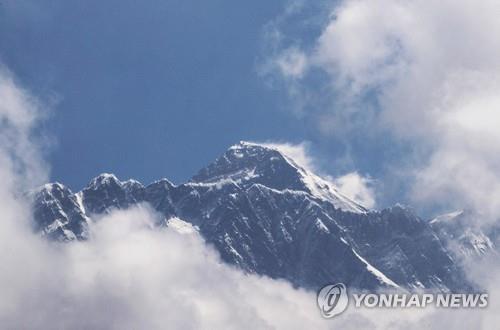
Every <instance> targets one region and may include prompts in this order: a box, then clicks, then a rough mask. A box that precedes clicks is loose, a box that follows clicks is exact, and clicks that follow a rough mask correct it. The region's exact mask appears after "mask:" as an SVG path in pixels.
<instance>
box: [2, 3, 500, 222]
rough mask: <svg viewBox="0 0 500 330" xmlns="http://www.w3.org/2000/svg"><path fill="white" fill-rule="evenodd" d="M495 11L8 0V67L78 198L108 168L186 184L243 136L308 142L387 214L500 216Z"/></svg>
mask: <svg viewBox="0 0 500 330" xmlns="http://www.w3.org/2000/svg"><path fill="white" fill-rule="evenodd" d="M498 6H499V5H498V4H496V3H495V2H494V1H493V2H489V1H486V2H484V3H482V2H481V3H480V4H479V5H477V4H476V3H475V2H471V1H469V0H464V1H463V3H462V2H461V5H460V6H457V5H456V2H454V1H451V0H446V1H443V2H439V3H432V2H425V1H407V2H399V1H396V0H380V1H379V2H371V1H368V0H358V1H351V0H344V1H334V0H332V1H330V0H324V1H319V2H314V3H312V2H307V1H303V0H280V1H272V2H268V1H250V2H234V1H228V0H226V1H223V0H215V1H209V2H199V1H197V2H195V1H190V0H184V1H173V0H171V1H145V2H141V3H140V5H139V4H138V3H137V2H136V1H131V0H124V1H116V0H109V1H75V0H51V1H44V2H43V3H41V2H40V1H36V0H16V1H14V0H4V1H2V4H1V6H0V61H1V62H2V63H3V65H5V66H6V67H8V68H9V70H10V71H12V72H13V73H14V75H15V76H16V77H17V78H18V80H19V82H20V85H22V86H24V87H26V88H27V89H28V90H29V91H30V92H31V93H32V94H34V95H35V96H36V97H38V98H41V99H42V100H44V101H45V102H46V103H50V104H53V107H52V108H53V111H52V112H51V116H50V118H48V120H46V121H45V123H44V126H43V127H42V129H43V131H44V132H46V133H47V134H48V135H49V136H50V137H51V138H52V141H53V142H54V143H53V145H52V147H51V149H50V151H49V153H48V157H49V162H50V165H51V168H52V179H53V180H58V181H61V182H64V183H66V184H67V185H69V186H70V187H71V188H73V189H74V190H78V189H80V188H81V187H83V186H84V185H85V184H86V183H87V182H88V181H89V180H90V179H91V178H92V177H94V176H96V175H97V174H99V173H102V172H114V173H116V174H117V175H118V176H119V177H120V178H123V179H125V178H130V177H133V178H136V179H138V180H140V181H142V182H144V183H149V182H151V181H153V180H155V179H158V178H161V177H167V178H169V179H171V180H172V181H174V182H176V183H180V182H183V181H185V180H187V179H189V177H190V176H192V175H193V174H195V172H196V171H197V170H198V169H200V168H202V167H203V166H205V165H206V164H207V163H209V162H210V161H212V160H213V159H214V158H215V157H217V156H218V155H220V154H221V153H222V152H223V151H224V150H225V149H226V148H227V147H228V146H230V145H232V144H234V143H236V142H238V141H239V140H252V141H272V142H289V143H301V142H304V141H305V142H307V143H308V146H309V152H310V153H311V154H312V156H313V157H314V158H315V164H314V165H315V167H316V168H317V169H319V170H320V171H321V172H322V173H323V174H328V175H332V176H333V177H334V178H338V177H339V176H342V175H345V174H347V173H351V174H352V173H355V174H356V175H354V176H352V175H351V176H349V177H354V178H358V179H359V178H361V181H359V180H358V182H364V183H365V184H367V185H369V186H370V187H371V188H373V191H374V192H375V194H376V199H377V206H378V207H383V206H387V205H390V204H393V203H395V202H403V203H407V204H411V205H415V206H416V207H418V209H419V210H420V211H419V212H420V213H421V214H431V213H433V212H436V211H437V210H449V209H454V208H463V207H467V208H471V209H482V210H487V211H485V212H486V213H489V214H497V213H498V212H497V211H498V210H500V202H497V201H499V200H500V176H499V175H498V173H500V159H498V157H497V156H496V155H498V154H499V150H497V148H496V145H497V143H495V141H498V138H500V136H499V135H498V134H497V129H496V128H497V127H498V125H500V116H498V115H497V111H496V110H495V109H497V108H498V105H499V104H500V100H499V99H498V92H497V91H498V89H499V88H500V83H498V82H499V81H500V78H499V77H500V71H499V70H498V68H499V67H500V62H499V60H498V58H499V57H498V53H499V52H500V38H498V35H497V33H496V32H497V31H500V26H497V25H498V19H497V17H496V16H494V13H496V12H498V10H500V9H499V8H498ZM449 13H451V14H449ZM477 17H481V20H478V19H477ZM485 24H487V28H485V26H486V25H485ZM465 41H466V42H465ZM471 49H474V52H471V51H470V50H471Z"/></svg>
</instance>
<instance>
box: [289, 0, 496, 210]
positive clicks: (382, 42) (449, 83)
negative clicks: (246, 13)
mask: <svg viewBox="0 0 500 330" xmlns="http://www.w3.org/2000/svg"><path fill="white" fill-rule="evenodd" d="M499 12H500V2H498V1H495V0H485V1H479V2H478V1H472V0H460V1H452V0H445V1H424V0H414V1H406V0H405V1H400V0H378V1H371V0H345V1H341V2H340V3H336V4H335V6H334V8H333V9H332V10H331V13H330V18H329V19H328V20H327V22H326V23H325V25H324V26H323V28H322V30H321V33H320V34H319V36H318V37H317V38H316V40H315V42H314V46H313V47H312V48H309V49H307V48H305V49H298V50H297V49H296V50H295V52H297V53H300V54H302V56H305V57H306V59H305V60H304V61H305V62H306V63H308V66H307V67H306V68H305V70H306V71H302V72H301V77H304V78H307V77H308V73H310V74H313V73H314V72H315V71H318V70H320V71H322V72H323V73H326V75H327V76H328V86H327V89H326V90H327V92H322V93H319V94H317V95H316V97H313V98H312V99H313V100H316V99H324V100H327V102H329V105H328V106H323V107H318V106H317V104H315V106H316V108H320V109H319V110H318V109H317V110H316V111H317V112H319V113H320V114H321V115H318V113H311V116H314V117H317V118H320V120H319V121H318V126H319V127H320V128H321V129H322V131H324V132H328V130H329V129H330V130H331V131H333V132H335V134H337V135H344V139H345V140H348V139H349V137H352V136H355V135H356V134H357V135H360V134H365V135H366V134H367V132H372V133H373V132H383V131H386V130H387V131H389V132H390V133H391V134H392V136H393V137H394V138H395V140H397V141H398V143H401V142H404V143H406V144H407V145H411V146H413V149H415V150H418V154H416V155H403V156H402V158H403V159H405V158H407V157H412V158H415V159H416V162H415V163H414V164H412V168H411V171H409V172H406V173H405V176H403V178H402V179H403V180H405V181H406V182H408V181H410V177H412V178H413V180H414V185H413V188H412V191H411V193H410V194H411V197H412V198H413V200H414V202H416V203H420V204H421V205H426V206H429V205H433V204H443V203H444V201H446V202H449V203H451V204H454V206H455V207H464V206H466V207H471V208H475V209H479V210H481V211H483V212H487V213H489V216H490V218H491V217H496V216H497V215H498V214H499V211H500V203H498V202H497V201H498V200H500V174H499V173H500V156H498V155H499V151H500V145H499V144H498V143H497V141H498V140H499V138H500V133H499V132H500V130H498V129H497V127H498V125H499V124H500V98H499V97H498V91H499V90H500V57H499V56H498V54H499V53H500V20H498V13H499ZM286 51H287V50H285V52H286ZM283 77H284V78H285V80H288V81H289V85H288V86H289V87H290V90H291V91H292V93H291V96H292V97H295V99H294V100H295V101H297V102H298V104H300V105H303V104H307V103H310V99H311V97H308V98H307V99H303V98H302V95H310V94H311V93H314V92H315V90H321V91H323V90H324V88H323V87H324V86H315V85H308V84H309V82H310V81H309V80H307V79H303V80H302V81H301V80H298V79H297V77H294V78H293V79H292V80H290V79H288V78H287V74H283ZM306 81H307V83H306ZM301 98H302V99H301ZM346 136H347V138H346ZM382 138H387V136H386V135H384V136H383V137H382ZM372 142H373V143H377V142H376V141H372ZM422 151H424V152H422ZM451 196H452V198H450V197H451Z"/></svg>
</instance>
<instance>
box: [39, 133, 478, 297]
mask: <svg viewBox="0 0 500 330" xmlns="http://www.w3.org/2000/svg"><path fill="white" fill-rule="evenodd" d="M51 191H52V190H51ZM56 191H57V193H56ZM58 191H61V193H59V192H58ZM32 197H33V198H34V204H35V220H36V229H37V230H39V231H40V232H41V233H42V234H46V235H48V234H50V238H52V239H60V240H71V239H86V238H87V237H88V233H87V228H88V223H89V222H90V221H92V220H90V219H93V218H96V215H99V214H103V213H108V212H110V211H111V210H113V209H124V208H128V207H130V206H132V205H136V204H137V203H142V202H146V203H149V204H150V205H151V206H152V207H153V208H154V209H155V210H156V211H157V212H159V213H160V214H161V215H162V218H163V220H161V221H160V222H159V223H158V226H165V225H166V226H169V225H172V226H176V225H178V224H179V223H180V222H179V221H180V220H179V219H182V220H183V221H185V222H187V223H189V224H190V228H197V230H198V231H199V232H200V234H201V235H202V236H203V237H204V238H205V240H206V241H207V242H209V243H210V244H213V246H214V247H215V248H216V249H217V250H218V251H219V253H220V255H221V257H222V259H223V260H224V261H225V262H227V263H230V264H234V265H237V266H238V267H240V268H242V269H243V270H245V271H247V272H252V273H258V274H263V275H267V276H270V277H273V278H283V279H286V280H288V281H290V282H292V283H293V284H295V285H297V286H301V287H306V288H312V289H317V288H319V287H320V286H322V285H323V284H325V283H329V282H333V281H338V282H344V283H346V284H347V285H349V286H351V287H357V288H361V289H369V290H373V289H376V288H379V287H396V286H400V287H404V288H408V289H413V288H436V289H439V290H443V291H446V290H460V289H464V288H468V287H469V285H468V283H467V282H466V281H465V280H464V277H463V273H462V272H461V271H460V269H459V268H458V267H457V265H456V264H455V263H454V260H453V258H452V257H451V256H450V255H449V253H448V251H447V250H446V248H445V247H444V246H443V244H442V242H441V240H440V239H439V238H438V237H437V236H436V234H435V233H434V231H433V230H432V228H431V227H430V225H429V223H428V222H425V221H422V220H421V219H420V218H418V217H417V216H415V215H414V214H413V213H412V212H411V211H409V210H407V209H406V208H404V207H401V206H396V207H394V208H390V209H386V210H382V211H369V210H367V209H366V208H364V207H363V206H361V205H360V204H358V203H356V202H354V201H352V200H349V199H348V198H347V197H345V196H343V195H342V194H341V193H340V192H339V191H338V190H337V189H336V188H335V187H334V186H333V185H332V184H331V183H329V182H328V181H326V180H324V179H322V178H320V177H318V176H316V175H315V174H313V173H311V172H310V171H309V170H307V169H304V168H302V167H301V166H299V165H298V164H297V162H295V161H294V160H293V159H291V158H290V157H289V156H287V155H285V153H283V152H281V151H280V150H279V148H276V147H272V146H267V145H259V144H255V143H248V142H241V143H239V144H237V145H235V146H232V147H231V148H229V149H228V150H227V151H226V152H225V153H224V154H223V155H222V156H221V157H219V158H217V159H216V160H215V161H214V162H213V163H212V164H210V165H208V166H207V167H206V168H204V169H202V170H200V172H199V173H198V174H197V175H195V176H194V177H193V178H192V179H191V180H190V181H189V182H187V183H185V184H181V185H178V186H175V185H173V184H172V183H170V182H169V181H168V180H166V179H162V180H159V181H156V182H154V183H152V184H150V185H148V186H146V187H145V186H143V185H142V184H140V183H139V182H137V181H133V180H129V181H125V182H121V181H120V180H118V179H117V178H116V177H115V176H114V175H111V174H103V175H100V176H98V177H97V178H95V179H93V180H92V181H91V182H90V183H89V185H88V186H87V187H85V188H84V189H83V190H82V191H80V192H78V193H76V194H73V193H72V192H71V191H70V190H69V189H67V188H65V187H63V186H62V185H59V184H57V189H56V190H54V192H51V193H48V191H47V189H41V190H38V191H37V192H34V193H33V194H32ZM172 219H173V220H172ZM56 220H57V221H59V222H56ZM54 223H55V224H57V225H53V224H54ZM50 226H52V227H50ZM58 226H59V227H60V230H57V231H55V230H51V229H49V228H53V227H58ZM59 227H58V228H59ZM71 234H72V235H71Z"/></svg>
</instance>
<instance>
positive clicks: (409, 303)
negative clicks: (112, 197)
mask: <svg viewBox="0 0 500 330" xmlns="http://www.w3.org/2000/svg"><path fill="white" fill-rule="evenodd" d="M488 298H489V297H488V294H487V293H407V292H394V293H353V294H352V295H351V296H349V294H348V292H347V287H346V286H345V284H343V283H336V284H329V285H326V286H324V287H323V288H322V289H321V290H319V292H318V296H317V302H318V307H319V310H320V312H321V315H322V316H323V317H324V318H327V319H329V318H332V317H334V316H337V315H339V314H341V313H342V312H344V311H345V310H346V309H347V307H348V305H349V300H352V301H353V304H352V306H353V307H355V308H425V307H427V306H431V305H432V306H434V307H437V308H486V307H488Z"/></svg>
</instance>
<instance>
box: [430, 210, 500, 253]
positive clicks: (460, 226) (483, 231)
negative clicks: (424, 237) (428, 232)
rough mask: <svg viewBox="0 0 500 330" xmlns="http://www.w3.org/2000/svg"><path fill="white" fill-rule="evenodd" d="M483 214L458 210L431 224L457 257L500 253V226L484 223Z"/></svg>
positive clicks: (441, 216) (434, 220)
mask: <svg viewBox="0 0 500 330" xmlns="http://www.w3.org/2000/svg"><path fill="white" fill-rule="evenodd" d="M481 218H482V216H481V215H480V214H478V213H477V212H473V211H471V210H458V211H454V212H450V213H446V214H443V215H440V216H438V217H436V218H434V219H432V220H430V222H429V223H430V225H431V227H432V228H433V229H434V231H435V232H436V233H437V235H438V236H439V238H440V239H441V240H442V241H443V242H445V243H446V245H447V248H448V249H449V250H450V251H451V252H452V253H453V255H454V256H455V258H456V259H459V260H462V261H466V260H468V259H470V258H477V257H482V256H485V255H489V254H498V253H499V252H500V251H498V248H497V247H498V246H499V244H500V236H499V233H500V228H498V226H495V225H493V224H492V225H484V224H483V223H488V222H487V221H481Z"/></svg>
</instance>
